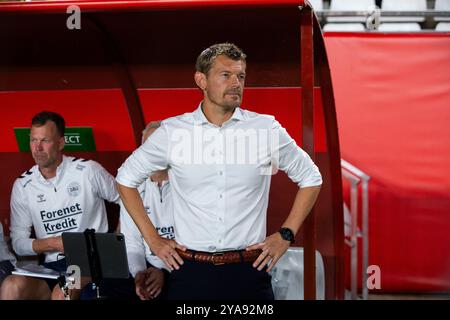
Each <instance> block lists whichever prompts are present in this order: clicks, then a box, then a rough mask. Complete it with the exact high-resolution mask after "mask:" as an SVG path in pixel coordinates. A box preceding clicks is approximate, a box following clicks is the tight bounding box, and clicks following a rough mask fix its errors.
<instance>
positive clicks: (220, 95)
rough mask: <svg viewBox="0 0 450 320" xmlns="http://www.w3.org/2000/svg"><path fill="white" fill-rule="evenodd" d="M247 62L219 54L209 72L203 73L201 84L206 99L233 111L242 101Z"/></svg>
mask: <svg viewBox="0 0 450 320" xmlns="http://www.w3.org/2000/svg"><path fill="white" fill-rule="evenodd" d="M245 68H246V65H245V62H243V61H241V60H239V61H235V60H232V59H230V58H228V57H226V56H224V55H220V56H218V57H217V58H216V59H215V61H214V63H213V65H212V67H211V69H210V70H209V72H208V74H206V75H203V74H201V75H202V76H201V78H200V83H198V84H199V86H200V88H202V89H203V90H204V92H205V99H208V100H209V101H210V102H212V103H214V104H215V105H217V106H219V107H222V108H223V109H224V110H225V111H232V110H233V109H234V108H236V107H239V106H240V105H241V103H242V95H243V91H244V83H245Z"/></svg>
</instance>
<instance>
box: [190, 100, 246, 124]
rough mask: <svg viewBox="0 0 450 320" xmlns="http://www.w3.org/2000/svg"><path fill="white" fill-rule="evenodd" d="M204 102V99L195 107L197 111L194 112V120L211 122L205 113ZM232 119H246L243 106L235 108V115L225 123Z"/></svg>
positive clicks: (197, 122)
mask: <svg viewBox="0 0 450 320" xmlns="http://www.w3.org/2000/svg"><path fill="white" fill-rule="evenodd" d="M202 103H203V101H202V102H200V103H199V105H198V107H197V109H195V111H194V112H193V117H194V121H195V123H196V124H205V123H210V122H209V121H208V119H207V118H206V116H205V114H204V113H203V110H202ZM232 120H237V121H239V120H241V121H242V120H244V115H243V113H242V110H241V108H239V107H237V108H235V109H234V112H233V115H232V116H231V118H230V119H228V120H227V121H226V122H225V123H229V122H230V121H232ZM225 123H224V124H225Z"/></svg>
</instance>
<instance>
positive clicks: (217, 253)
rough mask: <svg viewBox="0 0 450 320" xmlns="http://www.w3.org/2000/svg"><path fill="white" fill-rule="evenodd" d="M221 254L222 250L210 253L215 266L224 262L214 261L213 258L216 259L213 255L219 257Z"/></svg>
mask: <svg viewBox="0 0 450 320" xmlns="http://www.w3.org/2000/svg"><path fill="white" fill-rule="evenodd" d="M223 255H224V253H223V252H214V253H213V254H212V258H211V260H212V263H213V265H215V266H220V265H222V264H225V263H224V262H216V261H215V260H216V259H215V257H221V256H223Z"/></svg>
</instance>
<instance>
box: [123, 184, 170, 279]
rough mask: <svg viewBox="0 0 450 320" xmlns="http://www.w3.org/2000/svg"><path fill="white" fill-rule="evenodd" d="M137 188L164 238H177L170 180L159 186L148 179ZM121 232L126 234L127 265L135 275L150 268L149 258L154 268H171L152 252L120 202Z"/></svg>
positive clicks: (146, 209)
mask: <svg viewBox="0 0 450 320" xmlns="http://www.w3.org/2000/svg"><path fill="white" fill-rule="evenodd" d="M138 190H139V193H140V195H141V198H142V201H143V203H144V208H145V211H147V215H148V217H149V219H150V220H151V221H152V223H153V225H154V226H155V228H156V230H157V231H158V234H159V235H160V236H161V237H164V238H167V239H173V238H174V237H175V235H174V227H173V214H172V212H173V209H172V207H173V202H172V196H171V191H170V183H169V181H163V183H162V185H161V186H158V184H157V183H156V182H152V181H151V180H150V179H147V180H146V181H145V182H144V183H143V184H142V185H141V186H139V188H138ZM120 232H122V233H123V235H124V236H125V244H126V247H127V257H128V267H129V269H130V273H131V274H132V276H133V277H136V274H137V273H138V272H139V271H142V270H145V269H147V265H146V263H145V261H146V260H147V261H148V262H149V263H150V264H151V265H153V266H154V267H157V268H160V269H161V268H165V269H168V268H167V266H166V264H165V263H164V262H163V261H162V260H161V259H160V258H158V257H157V256H156V255H154V254H153V253H152V252H151V251H150V248H149V247H148V245H147V243H146V242H145V241H144V238H143V237H142V235H141V232H140V231H139V229H138V227H137V226H136V224H135V223H134V221H133V219H131V217H130V215H129V214H128V212H127V210H126V209H125V207H124V206H123V204H122V202H121V203H120Z"/></svg>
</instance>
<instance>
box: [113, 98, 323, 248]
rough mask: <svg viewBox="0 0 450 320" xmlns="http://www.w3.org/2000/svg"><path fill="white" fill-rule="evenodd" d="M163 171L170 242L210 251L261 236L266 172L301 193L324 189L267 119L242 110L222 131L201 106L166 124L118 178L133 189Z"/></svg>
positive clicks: (314, 171) (263, 234) (314, 170)
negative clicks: (295, 186)
mask: <svg viewBox="0 0 450 320" xmlns="http://www.w3.org/2000/svg"><path fill="white" fill-rule="evenodd" d="M166 168H169V180H170V183H171V188H172V199H173V214H174V222H175V239H176V241H177V242H179V243H180V244H182V245H185V246H186V247H187V248H189V249H193V250H199V251H208V252H215V251H224V250H237V249H243V248H245V247H247V246H249V245H252V244H255V243H259V242H262V241H263V240H264V239H265V237H266V220H267V217H266V215H267V205H268V200H269V188H270V181H271V175H270V173H271V172H272V171H276V170H277V169H278V168H279V169H281V170H283V171H284V172H286V174H287V175H288V176H289V178H290V179H291V180H292V181H294V182H295V183H296V184H298V186H299V187H300V188H302V187H310V186H319V185H321V184H322V177H321V175H320V172H319V170H318V168H317V166H316V165H315V164H314V163H313V161H312V160H311V158H310V157H309V156H308V154H307V153H306V152H304V151H303V150H302V149H301V148H299V147H298V146H297V144H296V143H295V141H294V140H293V139H292V138H291V137H290V136H289V134H288V133H287V132H286V130H285V129H284V128H283V127H282V126H281V125H280V124H279V123H278V121H276V120H275V118H274V117H273V116H269V115H261V114H257V113H255V112H250V111H246V110H242V109H240V108H236V109H235V111H234V113H233V115H232V117H231V118H230V119H229V120H228V121H226V122H225V123H224V124H223V125H222V126H221V127H218V126H216V125H214V124H212V123H210V122H209V121H208V120H207V119H206V117H205V115H204V114H203V111H202V110H201V105H199V107H198V108H197V109H196V110H195V111H194V112H192V113H186V114H183V115H180V116H177V117H173V118H169V119H167V120H164V121H163V122H162V123H161V127H159V128H158V129H157V130H156V131H155V132H154V133H153V134H152V135H151V136H150V137H149V138H148V139H147V140H146V142H145V143H144V144H143V145H142V146H141V147H139V148H138V149H137V150H135V151H134V152H133V154H131V155H130V157H128V159H127V160H126V161H125V162H124V163H123V164H122V166H121V167H120V168H119V170H118V175H117V177H116V180H117V181H118V182H119V183H120V184H122V185H124V186H127V187H134V188H137V187H138V186H139V185H140V184H141V183H142V182H143V181H144V180H145V179H146V178H147V177H148V176H150V175H151V174H152V173H153V172H155V171H158V170H163V169H166ZM283 214H286V213H283Z"/></svg>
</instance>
